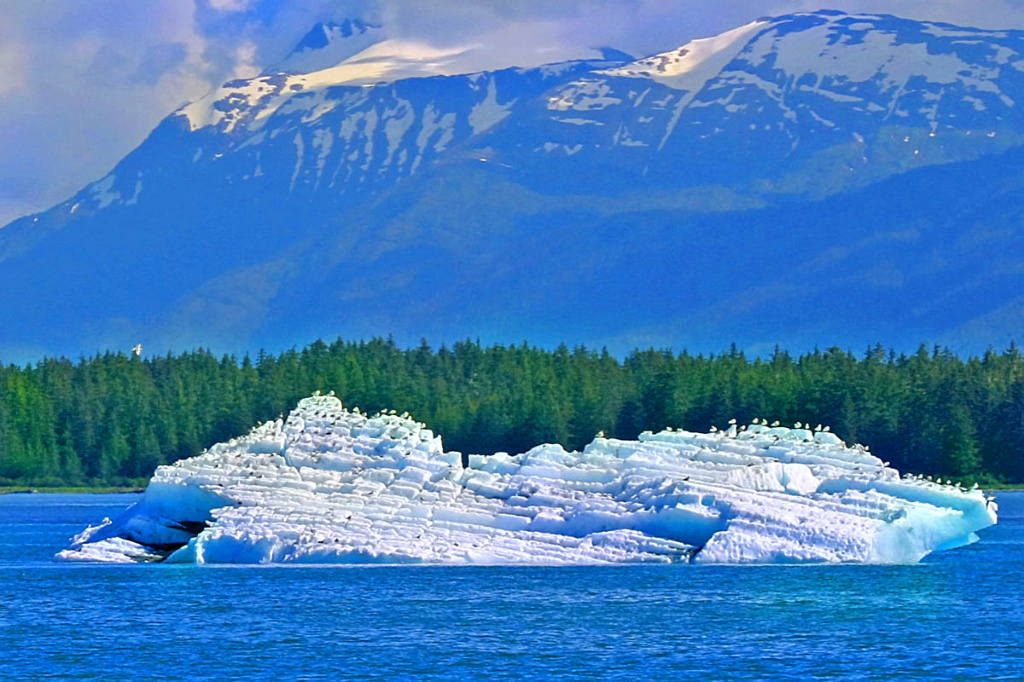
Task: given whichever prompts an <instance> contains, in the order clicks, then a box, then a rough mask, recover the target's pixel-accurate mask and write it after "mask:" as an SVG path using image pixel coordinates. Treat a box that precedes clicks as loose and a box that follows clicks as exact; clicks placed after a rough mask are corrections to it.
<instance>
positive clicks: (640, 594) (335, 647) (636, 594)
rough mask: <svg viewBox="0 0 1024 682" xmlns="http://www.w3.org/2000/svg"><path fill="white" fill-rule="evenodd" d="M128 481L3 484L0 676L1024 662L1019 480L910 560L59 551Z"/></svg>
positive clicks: (894, 669)
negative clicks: (24, 491) (355, 563)
mask: <svg viewBox="0 0 1024 682" xmlns="http://www.w3.org/2000/svg"><path fill="white" fill-rule="evenodd" d="M133 499H134V497H133V496H131V495H41V494H36V495H6V496H0V679H3V680H42V679H73V680H128V679H133V680H138V679H153V680H370V679H402V680H441V679H445V680H447V679H467V680H521V679H522V680H526V679H529V680H544V679H566V680H595V679H597V680H600V679H608V680H637V679H650V680H654V679H658V680H663V679H664V680H674V679H713V680H729V679H826V678H841V679H865V680H895V679H901V680H903V679H934V680H950V679H962V680H974V679H985V680H998V679H1024V493H1004V494H1001V495H999V498H998V501H999V504H1000V516H1001V519H1000V523H999V525H998V526H996V527H994V528H991V529H989V530H986V531H984V532H983V533H982V540H981V542H980V543H977V544H975V545H972V546H970V547H966V548H963V549H959V550H956V551H952V552H945V553H941V554H936V555H933V556H932V557H929V558H928V559H926V560H925V562H924V563H922V564H920V565H917V566H778V567H776V566H760V567H700V566H624V567H610V568H606V567H586V568H473V567H457V568H456V567H452V568H446V567H365V566H362V567H322V568H320V567H259V566H251V567H195V566H170V565H134V566H97V565H72V564H62V563H58V562H56V561H54V560H53V559H52V557H53V554H54V553H55V552H57V551H58V550H60V549H62V548H63V547H64V546H65V544H66V542H67V540H68V538H69V537H70V536H71V535H73V534H74V533H77V532H78V531H80V530H82V529H83V528H84V527H85V526H86V525H87V524H90V523H96V522H97V521H99V520H100V519H102V518H103V517H104V516H112V515H114V514H116V513H117V512H119V511H120V510H121V509H123V508H124V507H126V506H127V505H128V504H130V503H131V502H132V500H133Z"/></svg>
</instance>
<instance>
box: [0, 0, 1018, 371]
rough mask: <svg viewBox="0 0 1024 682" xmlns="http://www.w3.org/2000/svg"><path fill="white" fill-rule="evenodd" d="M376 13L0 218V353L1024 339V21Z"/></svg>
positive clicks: (964, 343) (758, 347) (324, 35)
mask: <svg viewBox="0 0 1024 682" xmlns="http://www.w3.org/2000/svg"><path fill="white" fill-rule="evenodd" d="M377 28H378V27H376V26H373V25H371V24H367V23H365V22H348V23H346V24H339V25H318V26H317V27H315V28H314V29H313V31H311V33H310V34H309V35H308V36H307V37H306V38H305V39H304V40H303V42H302V43H301V44H300V45H299V46H298V47H297V48H296V51H295V52H294V53H293V55H292V56H291V57H289V59H288V60H286V62H285V63H283V64H282V65H279V66H280V69H279V71H280V72H276V73H269V72H268V73H266V74H264V75H261V76H259V77H257V78H254V79H251V80H245V81H234V82H231V83H227V84H225V85H224V86H223V87H221V88H220V89H218V90H217V91H216V92H214V93H211V95H209V96H207V97H206V98H204V99H202V100H200V101H198V102H195V103H192V104H190V105H187V106H185V107H183V108H182V109H180V110H178V111H176V112H174V113H172V114H171V115H170V116H168V117H167V119H165V120H164V121H163V122H162V123H161V124H160V125H159V126H158V127H157V128H156V129H155V130H154V131H153V133H152V134H151V135H150V136H149V137H148V138H147V140H146V141H145V142H144V143H143V144H142V145H141V146H140V147H139V148H138V149H136V150H135V151H133V152H132V153H131V154H129V155H128V156H127V157H125V159H124V160H123V161H121V162H120V163H119V164H118V165H117V167H116V168H115V169H114V170H113V171H112V172H111V173H110V174H109V175H107V176H105V177H104V178H102V179H100V180H98V181H97V182H95V183H93V184H91V185H89V186H88V187H86V188H85V189H83V190H82V191H81V192H79V193H78V194H76V195H75V196H74V197H72V198H70V199H68V200H67V201H66V202H63V203H61V204H59V205H57V206H55V207H53V208H52V209H50V210H49V211H46V212H44V213H41V214H38V215H34V216H28V217H25V218H22V219H20V220H18V221H15V222H14V223H12V224H11V225H9V226H7V227H5V228H3V229H2V230H0V291H5V292H12V293H11V295H8V296H5V297H3V298H2V299H0V329H2V330H3V331H2V332H0V359H12V358H17V359H24V358H28V357H34V356H38V355H39V354H42V353H78V352H83V351H84V352H90V351H92V350H94V349H96V348H105V347H117V348H127V347H130V346H131V345H133V344H134V343H136V342H140V341H141V342H142V343H143V344H144V345H145V347H146V348H147V350H148V351H162V350H165V349H168V348H185V347H191V346H194V345H204V346H213V347H214V348H216V349H220V350H244V349H255V348H259V347H267V348H271V349H274V348H283V347H288V346H290V345H292V344H295V343H301V342H304V341H306V340H308V339H309V338H315V337H317V336H326V337H333V336H335V335H338V334H341V335H344V336H347V337H356V336H374V335H380V334H388V333H394V334H395V335H396V338H398V339H399V341H400V342H405V343H412V342H414V341H416V340H418V339H419V337H420V336H428V337H430V338H431V339H432V340H433V341H435V342H440V341H443V340H452V339H457V338H465V337H467V336H469V337H473V338H481V339H483V340H485V341H511V342H515V341H519V340H522V339H523V338H529V339H530V340H531V341H534V342H538V343H546V344H555V343H557V342H558V341H562V340H566V341H568V342H570V343H573V342H581V343H587V344H589V345H602V344H606V345H608V346H609V348H611V349H612V350H625V349H627V348H631V347H634V346H637V345H649V344H652V345H657V346H662V345H673V346H676V347H683V346H686V347H688V348H690V349H691V350H717V349H721V348H722V347H724V346H726V345H727V344H728V343H730V342H732V341H736V342H737V343H738V344H740V346H741V347H743V348H746V349H749V350H752V351H754V352H760V351H764V350H768V349H770V348H771V347H773V346H774V345H775V344H780V345H784V346H787V347H789V348H793V349H796V350H803V349H809V348H811V347H813V346H815V345H819V346H822V347H825V346H831V345H834V344H837V345H840V346H844V347H854V348H859V347H864V346H866V345H867V344H869V343H873V342H876V341H881V342H884V343H886V344H887V345H895V346H897V347H900V346H903V347H906V348H907V349H913V348H915V347H916V345H917V343H918V342H920V341H927V342H939V343H949V344H951V345H952V346H953V347H954V348H956V349H957V350H960V351H976V350H981V349H984V348H985V347H986V346H987V345H990V344H991V345H995V346H1002V345H1004V344H1005V343H1007V342H1008V341H1009V340H1010V339H1011V338H1013V337H1018V338H1019V337H1020V336H1021V335H1020V331H1019V330H1020V329H1021V328H1022V324H1024V296H1022V295H1021V294H1020V293H1019V292H1021V291H1024V289H1022V287H1021V284H1022V273H1024V256H1021V255H1020V254H1021V253H1024V252H1022V250H1021V248H1020V247H1021V246H1022V241H1024V237H1022V231H1021V227H1022V213H1024V193H1022V191H1021V188H1022V184H1024V165H1022V164H1021V161H1022V160H1024V149H1022V145H1024V110H1022V109H1021V107H1019V106H1018V102H1024V33H1022V32H1016V31H981V30H975V29H968V28H960V27H955V26H949V25H945V24H933V23H924V22H916V21H909V20H905V19H899V18H896V17H892V16H876V15H846V14H842V13H839V12H815V13H803V14H795V15H788V16H783V17H777V18H772V19H764V20H760V21H757V22H753V23H751V24H748V25H746V26H743V27H740V28H738V29H735V30H733V31H730V32H728V33H725V34H723V35H721V36H717V37H714V38H710V39H705V40H698V41H694V42H691V43H690V44H688V45H685V46H683V47H681V48H679V49H678V50H673V51H671V52H667V53H664V54H661V55H655V56H653V57H648V58H645V59H641V60H639V61H632V62H631V61H628V60H629V59H630V57H629V56H628V55H625V54H622V53H617V52H615V51H613V50H604V51H603V52H601V51H595V55H594V56H595V58H594V59H593V60H591V61H578V62H569V63H562V64H554V65H548V66H544V67H540V68H534V69H517V68H509V69H505V70H500V71H495V72H477V73H468V74H467V73H458V72H459V71H460V70H463V69H466V68H468V67H469V66H471V61H472V60H468V61H467V59H468V58H467V57H466V56H465V55H459V54H447V53H445V54H442V53H441V52H438V51H436V50H433V51H432V48H427V47H426V46H422V45H415V44H409V43H401V42H398V41H392V40H383V39H382V38H381V39H378V38H379V36H378V32H377ZM321 50H325V51H326V52H320V53H318V51H321ZM335 59H340V60H341V61H340V62H334V60H335ZM331 62H334V63H333V65H330V66H326V67H325V64H330V63H331ZM300 64H304V65H306V66H308V67H309V68H317V69H319V70H317V71H312V72H308V73H304V72H300V71H301V69H298V67H297V66H296V65H300ZM286 67H287V68H286Z"/></svg>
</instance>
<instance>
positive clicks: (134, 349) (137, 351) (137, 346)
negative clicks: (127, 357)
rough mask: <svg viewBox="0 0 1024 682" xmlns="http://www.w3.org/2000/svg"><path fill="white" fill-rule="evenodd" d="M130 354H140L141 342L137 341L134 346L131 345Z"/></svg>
mask: <svg viewBox="0 0 1024 682" xmlns="http://www.w3.org/2000/svg"><path fill="white" fill-rule="evenodd" d="M132 355H134V356H135V357H140V356H141V355H142V344H141V343H137V344H135V345H134V346H132Z"/></svg>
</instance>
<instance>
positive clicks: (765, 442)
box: [58, 395, 997, 565]
mask: <svg viewBox="0 0 1024 682" xmlns="http://www.w3.org/2000/svg"><path fill="white" fill-rule="evenodd" d="M467 459H468V464H467V465H464V464H463V456H462V454H461V453H459V452H445V450H444V448H443V447H442V441H441V437H440V436H438V435H435V434H434V433H433V432H432V431H431V430H430V429H428V428H426V426H425V425H424V424H422V423H419V422H417V421H415V420H414V419H412V418H410V417H409V416H408V415H398V414H395V413H394V412H390V413H382V414H378V415H375V416H372V417H371V416H368V415H365V414H362V413H360V412H359V410H358V409H354V410H351V411H350V410H347V409H345V408H344V407H343V406H342V404H341V401H339V400H338V399H337V398H336V397H333V396H321V395H316V396H313V397H311V398H306V399H304V400H302V401H301V402H300V403H299V404H298V406H297V407H296V408H295V409H294V410H293V411H292V412H291V413H290V414H289V415H288V417H287V418H286V419H279V420H277V421H273V422H268V423H265V424H261V425H259V426H257V427H256V428H254V429H253V430H252V431H251V432H250V433H249V434H248V435H246V436H243V437H241V438H237V439H234V440H231V441H229V442H226V443H221V444H218V445H215V446H213V447H211V448H210V449H209V450H207V451H205V452H204V453H203V454H201V455H199V456H197V457H193V458H191V459H186V460H182V461H179V462H176V463H175V464H173V465H168V466H162V467H160V468H159V469H157V471H156V473H155V474H154V476H153V478H152V480H151V481H150V483H149V486H148V487H147V489H146V491H145V493H144V495H143V496H142V498H141V500H140V501H139V502H137V503H136V504H135V505H133V506H132V507H130V508H129V509H128V510H126V511H125V512H124V513H123V514H122V515H121V516H120V517H118V518H117V519H114V520H109V519H107V520H104V522H103V523H101V524H100V525H97V526H94V527H90V528H88V529H86V530H85V531H83V532H82V533H80V534H79V535H78V536H76V537H75V538H73V540H72V543H71V545H70V547H69V548H68V549H66V550H64V551H62V552H60V553H59V554H58V557H59V558H61V559H66V560H82V561H102V562H122V563H127V562H138V561H168V562H193V563H196V564H215V563H278V562H299V563H432V564H546V565H558V564H607V563H623V562H694V563H778V562H824V563H841V562H843V563H846V562H852V563H914V562H917V561H919V560H920V559H921V558H923V557H924V556H925V555H927V554H928V553H930V552H932V551H935V550H942V549H950V548H953V547H957V546H961V545H964V544H967V543H970V542H972V541H974V540H975V539H976V536H975V535H974V533H975V532H976V531H978V530H980V529H982V528H985V527H987V526H989V525H992V524H994V523H995V522H996V518H997V517H996V505H995V503H994V502H993V501H992V500H991V499H990V498H988V497H987V496H986V495H985V494H984V493H983V492H982V491H981V490H978V489H973V490H965V489H963V488H961V487H960V486H954V485H950V484H948V482H947V484H940V483H934V482H931V481H928V480H924V479H921V478H918V477H913V476H902V477H901V476H900V474H899V472H897V471H896V470H895V469H893V468H891V467H889V466H888V465H887V463H885V462H882V461H881V460H880V459H878V458H877V457H875V456H873V455H872V454H870V452H868V450H867V449H866V448H864V447H863V446H860V445H855V446H852V447H848V446H847V445H846V444H844V443H843V442H842V441H841V440H840V439H839V438H838V437H836V436H835V435H834V434H832V433H830V432H828V431H827V430H824V429H817V430H812V429H810V428H792V429H791V428H785V427H781V426H768V425H767V421H764V420H757V423H755V424H751V425H749V426H745V427H737V425H735V424H732V425H730V427H729V428H728V429H727V430H725V431H713V432H711V433H690V432H687V431H681V430H680V431H675V430H672V429H667V430H665V431H662V432H660V433H651V432H645V433H643V434H641V435H640V437H639V439H638V440H635V441H628V440H617V439H613V438H605V437H604V436H603V435H602V434H598V437H596V438H595V439H594V441H593V442H591V443H590V444H589V445H588V446H587V447H586V448H584V449H583V451H582V452H567V451H566V450H564V449H563V448H562V447H561V446H559V445H541V446H538V447H535V448H533V449H532V450H530V451H528V452H526V453H523V454H519V455H514V456H513V455H508V454H505V453H498V454H496V455H492V456H481V455H469V456H468V458H467Z"/></svg>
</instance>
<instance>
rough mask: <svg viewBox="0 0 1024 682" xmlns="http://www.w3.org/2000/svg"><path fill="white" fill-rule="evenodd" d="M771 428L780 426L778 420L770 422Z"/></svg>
mask: <svg viewBox="0 0 1024 682" xmlns="http://www.w3.org/2000/svg"><path fill="white" fill-rule="evenodd" d="M772 426H781V423H780V422H779V421H778V420H775V421H773V422H772Z"/></svg>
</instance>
